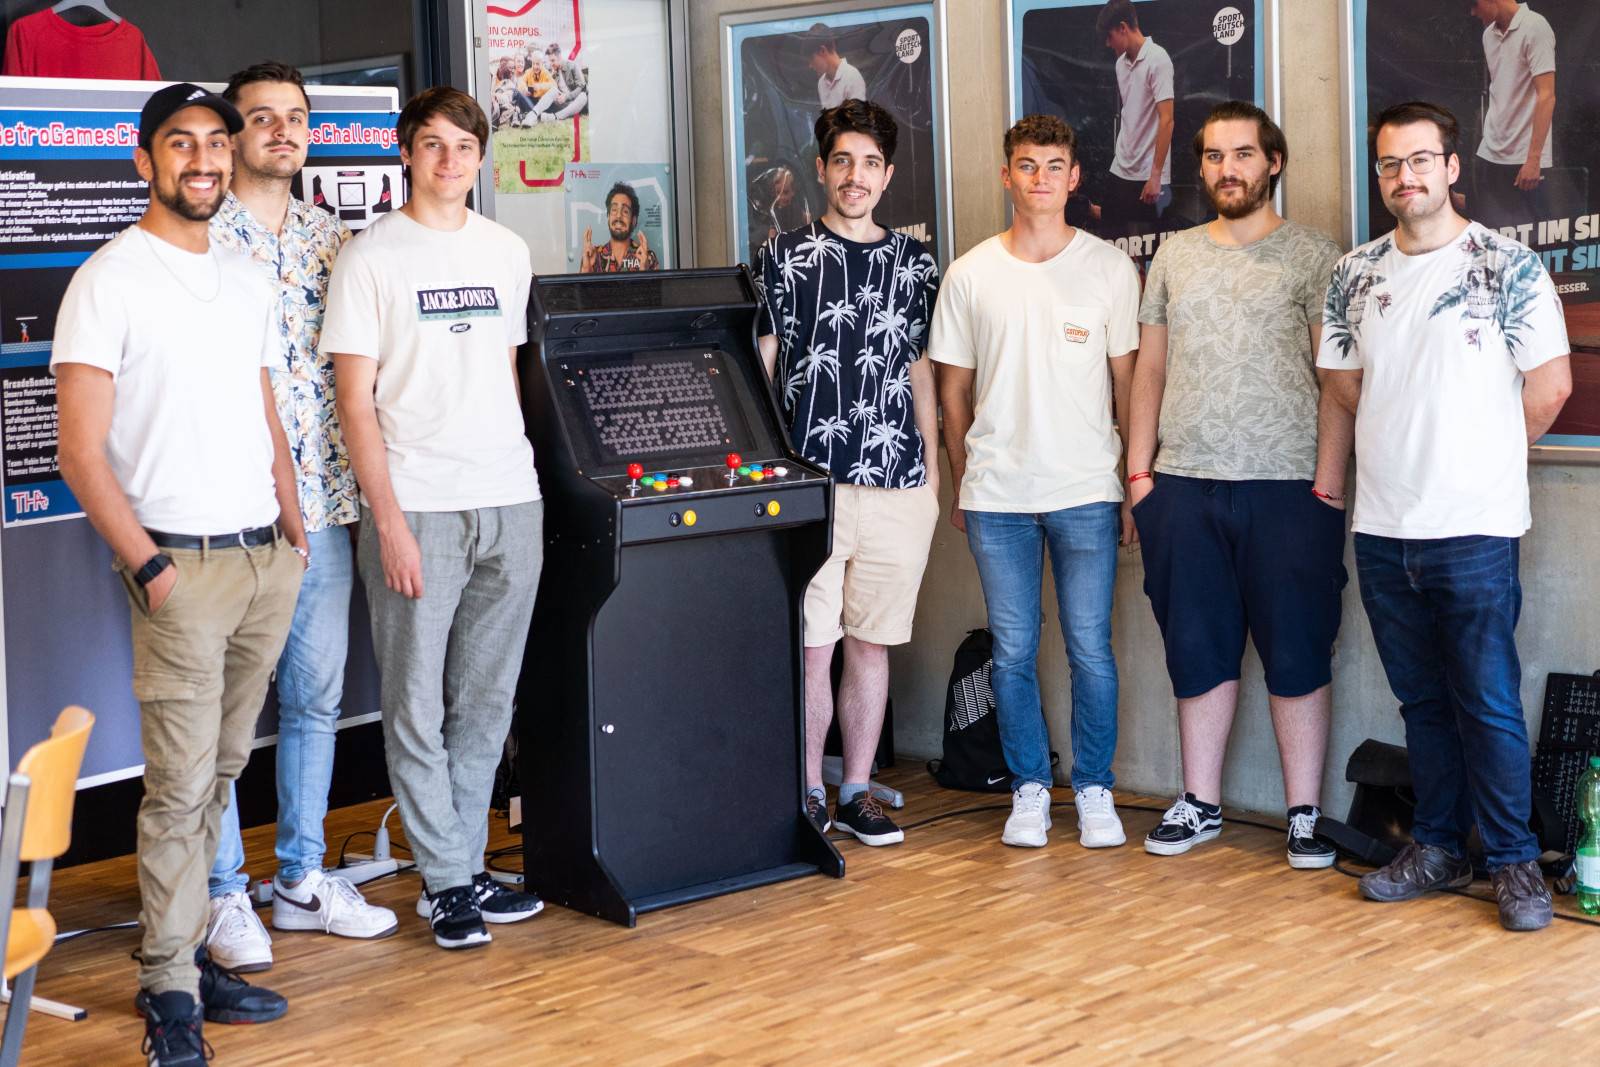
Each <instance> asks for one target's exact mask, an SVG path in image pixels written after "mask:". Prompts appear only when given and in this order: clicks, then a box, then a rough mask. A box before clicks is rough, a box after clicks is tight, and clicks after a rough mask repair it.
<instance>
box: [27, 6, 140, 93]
mask: <svg viewBox="0 0 1600 1067" xmlns="http://www.w3.org/2000/svg"><path fill="white" fill-rule="evenodd" d="M0 74H9V75H17V76H21V77H32V78H115V79H124V80H131V81H160V80H161V71H160V70H159V69H158V68H157V67H156V57H155V56H153V55H151V54H150V46H149V45H147V44H145V41H144V34H143V33H140V32H139V27H137V26H135V25H134V24H133V23H131V22H129V21H128V20H127V19H123V20H122V21H121V22H106V23H102V24H100V25H98V26H74V25H73V24H72V23H70V22H68V21H67V20H66V19H64V18H62V17H61V16H60V15H58V14H56V13H55V12H54V11H50V10H45V11H40V12H37V13H36V14H32V15H28V16H27V17H25V18H20V19H18V20H17V21H15V22H13V23H12V24H11V32H10V34H8V35H7V37H6V54H5V60H4V62H3V63H0Z"/></svg>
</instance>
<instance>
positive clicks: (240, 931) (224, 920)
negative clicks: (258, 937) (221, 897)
mask: <svg viewBox="0 0 1600 1067" xmlns="http://www.w3.org/2000/svg"><path fill="white" fill-rule="evenodd" d="M239 896H240V894H237V893H229V894H228V900H227V903H226V904H224V905H223V906H222V908H221V912H222V914H221V915H220V916H218V919H219V920H220V921H219V922H218V923H217V931H218V932H219V933H221V934H222V935H223V936H224V938H233V937H248V936H249V935H250V934H252V933H254V932H255V928H256V927H257V926H258V925H260V922H261V920H259V919H257V918H256V913H255V910H254V909H253V908H251V907H250V905H249V904H247V903H245V901H243V900H240V899H238V898H239ZM247 899H248V898H247Z"/></svg>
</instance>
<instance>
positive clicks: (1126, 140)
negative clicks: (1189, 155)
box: [1111, 37, 1172, 185]
mask: <svg viewBox="0 0 1600 1067" xmlns="http://www.w3.org/2000/svg"><path fill="white" fill-rule="evenodd" d="M1117 92H1118V93H1120V94H1121V95H1122V125H1121V126H1120V127H1119V128H1118V129H1117V155H1116V158H1115V159H1114V160H1112V162H1111V173H1112V174H1115V175H1116V176H1117V177H1119V178H1126V179H1127V180H1128V181H1135V182H1146V181H1149V180H1150V164H1152V163H1154V162H1155V161H1156V131H1157V130H1158V128H1159V127H1160V125H1161V117H1160V116H1159V115H1158V114H1156V105H1157V104H1159V103H1161V101H1163V100H1171V99H1172V57H1171V56H1169V55H1167V50H1166V49H1165V48H1162V47H1161V46H1160V45H1158V44H1156V42H1155V39H1154V38H1151V37H1146V38H1145V39H1144V45H1143V47H1141V48H1140V49H1139V56H1138V58H1137V59H1134V60H1132V61H1130V60H1129V59H1128V57H1127V56H1118V57H1117ZM1161 184H1162V185H1171V184H1172V145H1170V144H1169V145H1167V158H1166V161H1165V162H1164V163H1162V164H1161Z"/></svg>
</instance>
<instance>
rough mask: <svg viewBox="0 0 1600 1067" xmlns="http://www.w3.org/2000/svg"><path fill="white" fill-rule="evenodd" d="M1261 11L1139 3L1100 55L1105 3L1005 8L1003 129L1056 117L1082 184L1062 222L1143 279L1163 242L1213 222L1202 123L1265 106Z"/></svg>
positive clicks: (1183, 0)
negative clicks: (1225, 105)
mask: <svg viewBox="0 0 1600 1067" xmlns="http://www.w3.org/2000/svg"><path fill="white" fill-rule="evenodd" d="M1265 3H1266V0H1233V2H1231V3H1230V2H1227V0H1221V2H1219V0H1139V2H1138V3H1135V4H1134V5H1132V6H1133V13H1134V18H1135V19H1136V20H1137V22H1138V25H1137V26H1136V27H1126V26H1123V28H1122V29H1119V30H1117V31H1116V34H1115V36H1112V37H1110V38H1109V39H1110V40H1111V44H1108V43H1107V41H1108V37H1107V36H1105V35H1101V34H1100V33H1099V32H1098V30H1097V25H1096V24H1097V21H1099V20H1100V17H1101V13H1102V11H1103V10H1106V9H1107V8H1108V7H1109V5H1108V4H1106V3H1105V0H1013V3H1012V8H1011V12H1012V41H1013V47H1014V48H1015V49H1016V53H1015V55H1013V57H1012V85H1011V120H1012V121H1013V122H1015V121H1016V120H1017V119H1019V118H1021V117H1022V116H1024V115H1035V114H1046V115H1056V116H1059V117H1060V118H1062V119H1064V120H1065V121H1066V122H1067V124H1068V125H1070V126H1071V127H1072V128H1073V130H1074V131H1075V132H1076V133H1077V135H1078V163H1079V166H1080V168H1081V173H1082V179H1081V184H1080V185H1079V187H1078V191H1077V193H1076V194H1074V196H1073V197H1072V200H1071V201H1070V202H1069V203H1068V205H1067V219H1068V221H1069V222H1071V223H1072V224H1073V225H1075V226H1081V227H1083V228H1084V229H1086V230H1088V231H1089V232H1090V233H1093V234H1094V235H1095V236H1097V237H1102V238H1104V239H1106V240H1107V241H1110V242H1112V243H1113V244H1115V245H1116V246H1117V247H1118V248H1120V249H1122V250H1123V251H1125V252H1127V253H1128V255H1130V256H1132V257H1133V259H1134V261H1135V262H1137V263H1138V265H1139V269H1140V272H1141V273H1142V272H1143V271H1144V270H1145V268H1146V267H1148V266H1149V264H1150V259H1151V257H1153V256H1154V255H1155V252H1156V249H1157V248H1158V247H1160V244H1161V242H1162V241H1163V240H1165V239H1166V237H1167V236H1169V235H1171V234H1173V233H1176V232H1177V231H1179V230H1185V229H1188V228H1189V227H1191V226H1198V225H1199V224H1201V223H1203V222H1208V221H1210V220H1211V219H1213V218H1215V217H1216V213H1215V212H1214V211H1212V210H1211V202H1210V200H1209V199H1207V197H1206V192H1205V186H1204V185H1203V184H1202V183H1201V181H1200V167H1199V163H1198V161H1197V160H1196V159H1195V157H1194V149H1193V147H1192V142H1193V140H1194V135H1195V133H1196V132H1198V131H1199V129H1200V127H1201V126H1202V125H1203V124H1204V123H1205V118H1206V115H1208V114H1209V113H1210V112H1211V109H1212V108H1213V107H1214V106H1216V105H1217V104H1219V103H1221V102H1222V101H1224V100H1251V101H1254V102H1255V103H1256V104H1257V105H1258V106H1260V107H1263V108H1264V107H1266V106H1267V96H1266V58H1265V39H1266V34H1265V33H1264V32H1263V28H1264V26H1263V19H1264V16H1265V12H1264V7H1265ZM1119 25H1121V24H1119ZM1128 31H1132V32H1128ZM1112 45H1117V46H1118V48H1117V49H1116V50H1114V49H1113V47H1112ZM1168 111H1170V114H1171V118H1172V125H1171V133H1170V136H1169V137H1167V138H1166V139H1165V144H1164V145H1162V144H1161V142H1162V140H1163V137H1162V133H1161V129H1162V119H1163V118H1164V116H1165V114H1166V113H1167V112H1168ZM1161 149H1164V152H1165V154H1164V157H1163V158H1162V165H1161V168H1160V173H1159V175H1157V174H1156V173H1155V160H1156V156H1157V154H1158V151H1160V150H1161ZM1152 179H1158V180H1159V181H1158V184H1154V183H1152ZM1147 189H1148V190H1149V192H1148V193H1147ZM1151 201H1153V202H1151Z"/></svg>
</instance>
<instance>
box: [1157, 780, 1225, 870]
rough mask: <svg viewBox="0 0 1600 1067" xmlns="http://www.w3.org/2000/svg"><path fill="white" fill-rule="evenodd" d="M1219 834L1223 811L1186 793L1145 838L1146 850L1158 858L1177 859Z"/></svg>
mask: <svg viewBox="0 0 1600 1067" xmlns="http://www.w3.org/2000/svg"><path fill="white" fill-rule="evenodd" d="M1220 833H1222V809H1221V808H1220V807H1218V806H1217V805H1215V804H1202V803H1201V802H1200V801H1198V800H1196V799H1195V795H1194V794H1193V793H1185V794H1183V796H1181V797H1179V798H1178V799H1177V801H1176V802H1175V803H1174V804H1173V805H1172V807H1170V808H1168V809H1167V813H1166V814H1165V815H1163V816H1161V823H1160V825H1158V826H1157V827H1156V828H1155V829H1154V830H1151V831H1150V832H1149V833H1148V834H1145V835H1144V850H1145V851H1146V852H1149V853H1152V854H1153V855H1156V856H1176V855H1178V854H1179V853H1181V852H1188V851H1189V850H1190V849H1191V848H1193V847H1194V846H1196V845H1198V844H1199V843H1200V842H1202V841H1210V840H1211V839H1212V838H1213V837H1216V836H1217V835H1218V834H1220Z"/></svg>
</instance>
